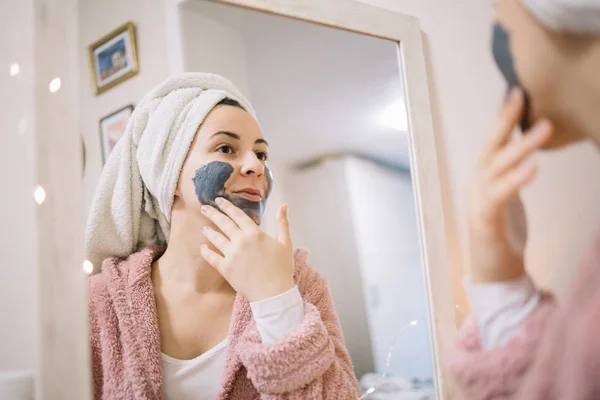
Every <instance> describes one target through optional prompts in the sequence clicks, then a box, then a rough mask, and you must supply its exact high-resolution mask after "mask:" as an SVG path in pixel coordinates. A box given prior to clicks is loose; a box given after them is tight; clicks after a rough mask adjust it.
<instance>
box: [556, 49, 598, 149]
mask: <svg viewBox="0 0 600 400" xmlns="http://www.w3.org/2000/svg"><path fill="white" fill-rule="evenodd" d="M590 46H591V47H590V48H589V49H588V50H587V52H588V55H587V56H586V57H585V58H584V59H583V60H581V61H580V63H579V65H578V67H577V73H576V76H577V77H576V84H572V85H569V87H568V89H567V92H568V93H567V94H566V95H565V96H564V98H565V99H569V102H568V103H565V104H564V106H565V108H566V109H567V110H569V112H570V113H572V115H573V117H574V118H573V119H574V120H576V121H577V124H578V125H579V129H578V130H580V131H581V132H583V133H584V134H585V135H586V136H587V137H589V138H591V139H592V140H593V141H594V142H595V144H596V146H598V147H599V148H600V112H599V108H600V77H599V71H600V39H596V40H595V41H594V42H593V43H592V44H591V45H590Z"/></svg>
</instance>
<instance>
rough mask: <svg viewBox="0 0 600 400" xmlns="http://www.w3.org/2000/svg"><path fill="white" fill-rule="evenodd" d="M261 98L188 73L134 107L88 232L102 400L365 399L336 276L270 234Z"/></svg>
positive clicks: (283, 214)
mask: <svg viewBox="0 0 600 400" xmlns="http://www.w3.org/2000/svg"><path fill="white" fill-rule="evenodd" d="M267 158H268V145H267V142H266V141H265V139H264V138H263V135H262V132H261V129H260V126H259V125H258V123H257V122H256V119H255V117H254V114H253V111H252V108H251V106H250V104H249V103H248V101H247V100H246V99H245V98H244V97H243V96H242V95H241V94H240V93H239V92H238V91H237V89H236V88H235V87H233V85H232V84H231V83H230V82H228V81H227V80H225V79H223V78H221V77H219V76H216V75H210V74H186V75H183V76H180V77H177V78H174V79H169V80H167V81H165V82H164V83H162V84H160V85H159V86H157V87H156V88H155V89H153V90H152V91H151V92H150V93H149V94H148V95H147V96H146V97H145V98H144V99H143V100H142V102H141V103H140V104H139V105H138V106H137V107H136V110H135V111H134V114H133V116H132V119H131V121H130V122H129V124H128V127H127V131H126V133H125V135H124V136H123V137H122V138H121V140H120V141H119V142H118V144H117V146H116V147H115V149H114V150H113V153H112V154H111V156H110V158H109V160H108V162H107V165H106V166H105V169H104V171H103V173H102V176H101V179H100V184H99V186H98V189H97V192H96V197H95V199H94V203H93V207H92V212H91V214H90V219H89V222H88V228H87V255H88V259H89V260H91V261H92V262H93V263H94V264H95V265H99V264H100V263H101V262H102V260H104V262H103V264H102V272H101V273H99V274H97V275H94V276H92V277H91V279H90V286H89V305H90V319H91V342H92V361H93V378H94V389H95V398H96V399H162V398H163V397H164V398H167V399H178V400H179V399H181V400H185V399H215V398H218V399H353V398H357V397H358V385H357V382H356V379H355V377H354V373H353V368H352V364H351V362H350V358H349V356H348V352H347V350H346V348H345V347H344V340H343V337H342V332H341V329H340V325H339V321H338V318H337V316H336V314H335V310H334V306H333V301H332V298H331V295H330V293H329V290H328V288H327V284H326V282H325V280H324V279H323V278H322V277H321V276H320V275H319V274H318V273H317V272H316V271H315V270H314V269H312V268H311V267H310V266H309V265H308V264H307V261H306V258H307V254H306V252H305V251H300V250H297V251H296V252H293V249H292V242H291V238H290V232H289V227H288V219H287V208H286V207H285V206H284V207H282V208H281V209H280V210H279V212H278V216H277V224H278V226H277V228H278V229H277V238H272V237H270V236H268V235H266V234H265V233H263V232H262V231H261V230H260V228H259V227H258V224H260V221H261V217H262V212H263V210H264V205H265V202H266V200H267V198H268V196H269V192H270V189H271V185H272V178H271V174H270V172H269V169H268V167H267V164H266V162H267Z"/></svg>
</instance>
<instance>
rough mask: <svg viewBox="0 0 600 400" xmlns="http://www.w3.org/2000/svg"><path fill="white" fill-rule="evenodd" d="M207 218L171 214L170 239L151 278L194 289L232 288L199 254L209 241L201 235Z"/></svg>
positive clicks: (183, 288)
mask: <svg viewBox="0 0 600 400" xmlns="http://www.w3.org/2000/svg"><path fill="white" fill-rule="evenodd" d="M204 225H206V220H204V219H203V218H202V220H199V219H194V218H176V217H175V216H172V224H171V232H170V235H169V243H168V245H167V249H166V251H165V253H164V254H163V255H162V257H160V258H159V259H158V260H157V261H155V263H154V265H153V268H152V280H153V281H154V282H155V283H156V282H161V284H162V285H166V286H170V287H173V288H178V289H180V290H186V291H190V292H191V291H193V292H197V293H208V292H223V291H231V292H233V293H234V290H233V288H232V287H231V286H230V285H229V283H228V282H227V281H226V280H225V278H223V275H221V274H220V273H219V271H217V270H216V269H215V268H214V267H212V266H211V265H210V264H208V263H207V262H206V260H204V258H203V257H202V255H201V254H200V246H201V245H203V244H208V241H207V239H206V238H205V237H204V235H202V226H204Z"/></svg>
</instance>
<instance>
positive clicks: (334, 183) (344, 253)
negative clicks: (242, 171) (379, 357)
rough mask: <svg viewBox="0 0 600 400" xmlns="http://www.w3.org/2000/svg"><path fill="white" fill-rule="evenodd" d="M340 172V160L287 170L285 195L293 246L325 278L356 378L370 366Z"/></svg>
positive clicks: (359, 281) (363, 305)
mask: <svg viewBox="0 0 600 400" xmlns="http://www.w3.org/2000/svg"><path fill="white" fill-rule="evenodd" d="M345 171H346V163H345V161H344V160H343V159H333V160H326V161H324V162H323V163H322V164H321V165H319V166H318V167H316V168H311V169H307V170H301V171H294V170H290V171H287V173H286V176H285V182H286V185H285V198H286V200H287V201H288V202H289V204H290V212H289V213H290V226H291V232H292V237H293V239H294V244H295V246H296V247H305V248H307V249H309V251H310V252H311V254H310V258H309V261H310V263H311V265H312V266H313V267H314V268H315V269H316V270H317V271H319V272H320V273H321V274H322V275H323V276H324V277H325V278H326V279H327V283H328V286H329V289H330V290H331V294H332V296H333V298H334V301H335V306H336V311H337V314H338V316H339V317H340V322H341V325H342V329H343V332H344V339H345V341H346V347H347V348H348V351H349V352H350V355H351V357H352V361H353V363H354V369H355V372H356V374H357V376H359V377H360V376H362V375H363V374H364V373H367V372H373V371H374V364H373V355H372V349H371V344H370V334H369V327H368V322H367V314H366V302H365V297H364V292H363V285H362V277H361V270H360V261H359V259H358V253H357V250H356V243H355V241H356V238H355V236H354V221H353V218H352V209H351V205H350V202H349V201H348V198H349V195H350V193H349V190H348V184H347V181H346V178H345V176H346V174H345Z"/></svg>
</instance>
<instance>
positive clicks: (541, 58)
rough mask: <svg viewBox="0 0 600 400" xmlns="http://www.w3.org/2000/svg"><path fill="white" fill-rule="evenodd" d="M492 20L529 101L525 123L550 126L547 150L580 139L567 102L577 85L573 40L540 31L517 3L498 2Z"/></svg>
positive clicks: (527, 11) (554, 33)
mask: <svg viewBox="0 0 600 400" xmlns="http://www.w3.org/2000/svg"><path fill="white" fill-rule="evenodd" d="M496 18H497V21H498V23H499V24H500V25H501V26H502V28H504V30H506V31H507V33H508V36H509V43H510V52H511V54H512V58H513V63H514V68H515V70H516V73H517V76H518V78H519V81H520V82H521V84H522V85H523V87H524V89H525V91H526V92H527V94H528V96H529V99H530V110H529V118H528V120H529V123H530V124H531V125H533V124H534V123H535V122H536V121H537V120H539V119H540V118H547V119H549V120H550V121H551V122H552V123H553V125H554V127H555V134H554V135H553V137H552V139H551V140H550V142H549V144H548V145H547V146H546V147H547V148H556V147H561V146H564V145H567V144H570V143H573V142H576V141H579V140H581V139H582V138H583V134H582V133H581V132H580V130H579V129H577V126H578V122H577V121H576V120H574V117H573V114H572V113H570V112H569V108H570V105H569V101H568V99H569V97H570V93H572V91H573V87H574V86H575V87H577V85H578V84H579V82H578V79H579V78H578V76H577V71H576V69H575V68H574V61H575V58H576V57H577V55H576V54H575V52H574V49H573V48H572V47H573V43H577V39H574V38H569V37H567V36H566V35H561V34H559V33H556V32H551V31H550V30H548V29H546V28H544V27H543V26H542V25H541V24H540V22H539V21H538V20H537V19H536V18H535V17H534V16H533V15H531V14H530V12H529V10H527V8H526V7H525V6H524V5H523V4H522V3H521V0H498V1H497V4H496Z"/></svg>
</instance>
